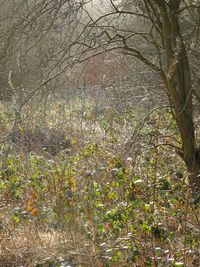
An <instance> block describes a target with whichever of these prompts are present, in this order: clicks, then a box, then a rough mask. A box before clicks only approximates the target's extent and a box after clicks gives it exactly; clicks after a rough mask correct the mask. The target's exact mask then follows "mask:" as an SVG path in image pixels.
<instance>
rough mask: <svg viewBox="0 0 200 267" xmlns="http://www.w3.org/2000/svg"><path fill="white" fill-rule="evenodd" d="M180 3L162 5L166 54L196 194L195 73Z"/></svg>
mask: <svg viewBox="0 0 200 267" xmlns="http://www.w3.org/2000/svg"><path fill="white" fill-rule="evenodd" d="M179 7H180V1H169V6H168V7H167V6H163V4H162V5H161V6H160V11H161V16H162V23H163V39H164V43H165V51H166V70H167V71H166V81H165V83H166V86H167V89H168V92H169V96H170V102H171V104H172V107H173V109H174V113H175V119H176V121H177V125H178V128H179V131H180V135H181V140H182V149H183V160H184V162H185V164H186V167H187V169H188V172H189V176H188V179H189V184H190V187H191V188H192V190H193V192H197V191H199V190H200V179H199V177H198V175H199V173H200V161H199V150H198V148H197V146H196V142H195V132H194V123H193V104H192V83H191V72H190V66H189V61H188V56H187V51H186V48H185V44H184V41H183V38H182V34H181V31H180V25H179V15H178V13H179Z"/></svg>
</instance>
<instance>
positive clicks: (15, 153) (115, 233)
mask: <svg viewBox="0 0 200 267" xmlns="http://www.w3.org/2000/svg"><path fill="white" fill-rule="evenodd" d="M60 107H61V106H59V105H58V106H56V107H55V109H54V111H52V112H51V113H50V111H49V113H47V114H48V116H47V117H46V118H45V120H42V121H41V120H38V119H36V116H30V114H31V113H29V112H28V111H27V113H26V116H22V117H21V118H20V120H19V121H18V124H17V127H16V128H15V129H13V128H12V125H13V121H14V120H15V114H14V112H12V111H5V110H4V111H2V112H1V115H0V125H1V128H0V131H1V137H2V140H1V144H0V153H1V162H0V199H1V202H0V203H1V204H0V266H35V267H36V266H37V267H42V266H44V267H45V266H49V267H50V266H58V267H59V266H60V267H61V266H63V267H64V266H199V262H200V247H199V245H200V244H199V240H200V219H199V218H200V217H199V215H200V214H199V206H198V205H199V204H198V203H194V201H193V200H192V199H191V194H190V189H189V187H188V184H187V172H186V170H185V167H184V164H183V163H182V161H181V159H180V158H179V156H178V155H177V153H176V148H177V147H179V146H180V144H179V141H180V137H179V135H178V132H177V129H176V125H175V124H174V121H173V117H172V116H171V113H170V112H169V110H168V109H167V108H165V109H162V110H160V109H155V110H154V112H152V113H151V114H149V116H146V117H145V116H144V119H143V120H141V116H140V118H139V119H138V117H139V115H138V114H137V113H136V112H133V111H129V112H124V113H119V112H117V111H115V110H112V109H109V108H108V109H105V110H104V112H103V113H102V114H97V115H96V116H95V117H94V112H93V109H92V107H91V105H88V106H86V107H84V111H83V110H82V112H81V113H80V110H81V109H80V107H79V106H78V108H77V109H74V108H73V110H72V111H71V112H69V111H68V109H67V108H66V109H65V108H63V106H62V109H61V108H60ZM163 111H165V112H163ZM27 114H28V115H27Z"/></svg>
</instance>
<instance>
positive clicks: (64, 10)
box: [5, 0, 200, 192]
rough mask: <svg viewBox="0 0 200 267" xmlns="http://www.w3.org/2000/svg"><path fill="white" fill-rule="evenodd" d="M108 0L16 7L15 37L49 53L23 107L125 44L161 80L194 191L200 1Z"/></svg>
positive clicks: (198, 166)
mask: <svg viewBox="0 0 200 267" xmlns="http://www.w3.org/2000/svg"><path fill="white" fill-rule="evenodd" d="M14 2H15V1H14ZM97 2H98V1H96V3H97ZM100 2H101V5H102V6H103V7H102V8H99V9H96V10H95V12H94V10H92V12H91V9H89V8H91V6H89V5H88V3H87V2H86V1H78V0H73V1H72V0H56V1H55V0H54V1H52V0H41V1H36V0H35V1H19V2H18V5H19V4H21V5H22V6H23V8H21V7H20V8H19V6H18V8H15V14H17V16H16V20H15V21H14V22H13V24H12V26H11V27H8V31H7V33H11V35H7V36H10V37H11V36H13V35H14V36H15V43H16V45H15V49H16V47H17V50H19V49H21V50H22V51H23V53H24V54H28V53H29V51H33V49H35V48H37V49H39V51H42V55H47V56H46V63H45V72H43V75H44V76H43V77H42V80H41V81H40V82H39V84H38V85H37V87H34V89H33V90H31V91H30V90H29V92H28V94H27V95H26V96H25V97H24V99H23V100H22V102H21V106H23V105H24V104H25V103H26V102H27V101H28V100H29V99H30V98H31V97H32V96H33V95H34V94H35V93H36V92H37V91H38V88H41V87H42V86H43V85H45V84H47V83H48V82H49V81H50V80H52V79H55V78H56V77H58V75H61V74H63V73H66V70H68V69H69V68H71V67H72V66H73V65H74V64H75V63H81V62H84V61H86V60H88V59H89V58H91V57H93V56H96V55H99V54H101V53H105V52H107V51H115V50H118V51H119V52H121V53H122V54H123V55H125V56H127V57H130V58H131V59H133V60H139V61H141V62H142V63H143V64H144V65H145V66H147V67H148V68H150V69H151V70H152V71H154V72H155V73H156V74H157V76H158V77H159V78H160V82H161V83H162V85H163V88H164V91H165V93H166V95H167V97H168V100H169V102H170V105H171V107H172V110H173V114H174V118H175V120H176V122H177V126H178V129H179V131H180V136H181V141H182V147H181V148H180V149H179V151H178V153H179V155H181V157H182V158H183V160H184V162H185V164H186V166H187V169H188V171H189V183H190V186H191V188H192V189H193V192H195V191H197V190H199V188H200V179H199V176H198V175H199V172H200V159H199V158H200V150H199V148H198V145H197V138H196V135H195V130H194V129H195V127H194V119H193V113H194V112H193V95H194V94H195V95H196V93H197V92H196V91H195V90H194V89H195V88H194V86H193V85H194V82H193V76H192V69H194V72H195V67H193V68H192V69H191V65H190V62H189V59H190V56H191V55H192V53H191V51H192V48H193V47H195V46H197V45H198V40H199V25H200V23H199V16H198V15H199V10H200V3H199V1H190V0H185V1H183V0H177V1H174V0H151V1H150V0H142V1H141V0H140V1H139V0H134V1H129V0H121V1H114V0H110V1H109V2H108V1H100ZM191 29H193V31H192V33H189V32H190V30H191ZM8 39H9V38H8ZM46 40H48V41H46ZM27 44H29V45H27ZM30 44H32V45H31V46H30ZM5 47H6V48H7V47H8V46H7V45H6V46H5ZM9 53H10V52H9ZM13 53H14V50H13ZM193 57H194V56H193ZM40 64H41V63H40Z"/></svg>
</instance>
